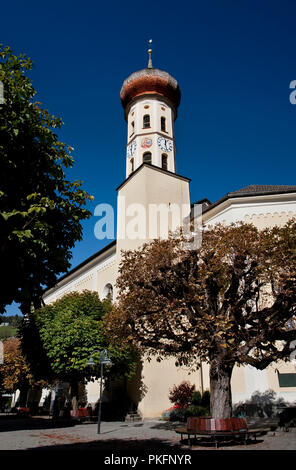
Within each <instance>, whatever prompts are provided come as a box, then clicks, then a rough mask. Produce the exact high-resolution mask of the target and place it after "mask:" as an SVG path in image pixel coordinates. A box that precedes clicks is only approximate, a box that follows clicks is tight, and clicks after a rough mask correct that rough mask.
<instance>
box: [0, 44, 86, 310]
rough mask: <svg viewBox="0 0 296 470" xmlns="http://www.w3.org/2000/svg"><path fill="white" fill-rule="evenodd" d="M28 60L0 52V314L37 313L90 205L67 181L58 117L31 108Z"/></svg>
mask: <svg viewBox="0 0 296 470" xmlns="http://www.w3.org/2000/svg"><path fill="white" fill-rule="evenodd" d="M31 68H32V61H31V60H30V59H29V58H27V57H26V56H25V55H24V54H22V55H20V56H16V55H14V54H13V53H12V51H11V49H10V48H9V47H3V46H0V81H1V82H2V83H3V90H4V103H3V104H0V265H1V274H0V276H1V278H0V283H1V293H0V312H3V311H4V310H5V306H6V305H8V304H10V303H11V302H13V301H16V302H18V303H20V304H21V309H22V311H23V313H27V312H28V311H29V305H30V304H31V302H33V304H34V306H35V307H40V298H41V296H42V287H43V288H44V287H51V286H53V285H54V284H55V281H56V279H57V275H59V274H60V273H63V272H65V271H67V269H68V268H69V267H70V258H71V249H72V248H73V246H74V244H75V242H76V241H78V240H81V237H82V226H81V221H82V220H83V219H85V218H87V217H89V215H90V213H89V211H88V210H86V208H85V205H86V202H87V200H88V199H91V196H89V195H88V194H87V193H86V192H85V191H83V190H82V189H81V182H79V181H74V182H71V181H68V180H67V178H66V175H65V171H66V169H68V168H70V167H71V166H72V164H73V158H72V156H71V151H72V148H71V147H69V146H67V145H66V144H64V143H62V142H60V140H59V138H58V135H57V134H56V132H55V131H56V130H58V129H59V128H61V126H62V124H63V123H62V121H61V119H60V118H57V117H55V116H52V115H50V114H49V112H48V111H47V110H45V109H42V108H41V107H40V103H39V102H36V101H34V97H35V95H36V91H35V90H34V88H33V86H32V83H31V80H30V79H29V78H28V76H27V74H28V72H29V71H30V70H31Z"/></svg>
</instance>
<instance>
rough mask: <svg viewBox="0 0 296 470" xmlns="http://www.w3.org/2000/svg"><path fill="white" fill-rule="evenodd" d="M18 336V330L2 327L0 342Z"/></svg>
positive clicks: (0, 329) (0, 327)
mask: <svg viewBox="0 0 296 470" xmlns="http://www.w3.org/2000/svg"><path fill="white" fill-rule="evenodd" d="M16 334H17V329H16V328H12V327H11V326H0V340H1V341H3V340H5V339H7V338H12V337H13V336H15V335H16Z"/></svg>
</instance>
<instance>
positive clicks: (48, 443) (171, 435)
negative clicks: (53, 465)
mask: <svg viewBox="0 0 296 470" xmlns="http://www.w3.org/2000/svg"><path fill="white" fill-rule="evenodd" d="M175 426H176V425H173V424H172V423H168V422H164V421H160V420H144V421H143V422H134V423H125V422H102V423H101V433H100V434H97V425H96V424H93V423H91V424H89V423H85V424H75V425H73V423H66V422H58V421H57V422H56V423H54V422H53V421H52V420H48V419H43V418H31V419H27V418H26V419H25V418H23V419H17V418H13V419H12V418H9V417H8V418H6V417H0V450H99V451H105V452H114V453H116V452H122V451H123V452H127V451H128V452H132V451H137V452H141V451H143V452H144V451H145V452H148V451H149V452H153V451H155V452H162V453H178V452H179V453H180V452H183V453H185V452H187V451H188V446H187V445H186V442H187V441H182V442H181V441H180V435H178V434H176V432H175V431H174V427H175ZM209 449H212V450H213V451H216V452H217V451H223V450H234V449H235V450H252V451H253V450H296V428H293V429H291V430H290V432H284V431H279V430H276V431H274V432H273V431H269V432H267V433H266V434H264V435H263V436H259V437H257V442H254V441H251V442H250V443H248V445H247V446H245V445H240V444H239V445H233V444H229V445H224V444H223V445H222V444H221V446H219V448H218V449H215V447H214V446H213V445H212V446H211V447H209V445H207V446H204V445H193V446H192V448H191V451H192V452H194V451H201V450H209Z"/></svg>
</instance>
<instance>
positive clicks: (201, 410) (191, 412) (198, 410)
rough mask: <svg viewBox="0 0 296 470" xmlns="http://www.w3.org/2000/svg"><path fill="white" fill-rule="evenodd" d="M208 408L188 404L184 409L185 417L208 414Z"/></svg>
mask: <svg viewBox="0 0 296 470" xmlns="http://www.w3.org/2000/svg"><path fill="white" fill-rule="evenodd" d="M208 415H209V408H205V407H204V406H199V405H190V406H188V408H186V410H185V418H186V419H187V418H190V417H193V416H194V417H196V416H208Z"/></svg>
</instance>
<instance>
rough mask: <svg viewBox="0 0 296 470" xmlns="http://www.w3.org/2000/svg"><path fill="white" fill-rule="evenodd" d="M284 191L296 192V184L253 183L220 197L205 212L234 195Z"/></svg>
mask: <svg viewBox="0 0 296 470" xmlns="http://www.w3.org/2000/svg"><path fill="white" fill-rule="evenodd" d="M284 193H296V185H285V184H282V185H272V184H251V185H250V186H246V187H245V188H242V189H238V190H237V191H232V192H230V193H227V194H226V195H225V196H223V197H222V198H221V199H218V201H216V202H214V203H213V204H211V205H209V206H207V207H205V208H204V209H203V213H204V212H208V211H209V210H211V209H212V208H213V207H216V206H218V205H219V204H221V203H222V202H224V201H226V200H227V199H231V198H234V197H242V196H264V195H268V194H284Z"/></svg>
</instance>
